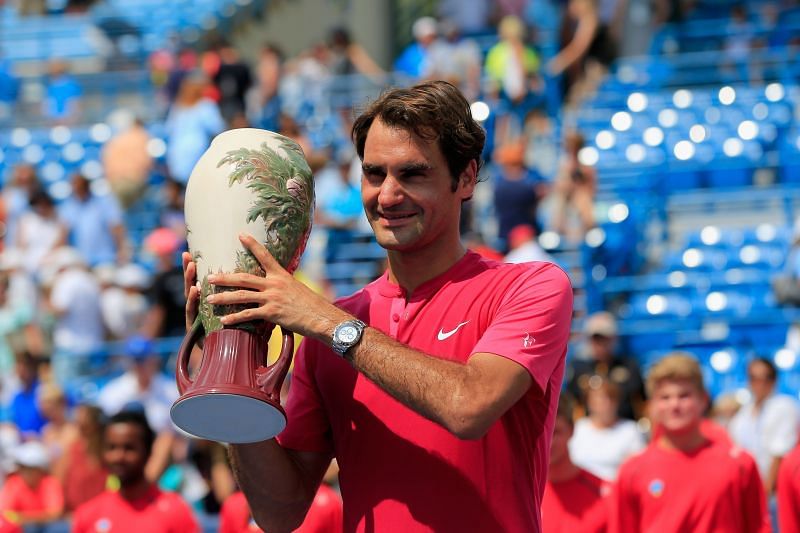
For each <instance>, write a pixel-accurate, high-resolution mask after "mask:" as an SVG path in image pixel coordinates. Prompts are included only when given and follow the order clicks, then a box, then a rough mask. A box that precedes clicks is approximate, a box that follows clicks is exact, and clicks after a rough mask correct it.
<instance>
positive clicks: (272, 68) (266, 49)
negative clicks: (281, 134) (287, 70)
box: [256, 43, 284, 131]
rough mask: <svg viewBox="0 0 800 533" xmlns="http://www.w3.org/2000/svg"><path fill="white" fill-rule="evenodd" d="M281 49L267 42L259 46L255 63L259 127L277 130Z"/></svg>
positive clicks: (279, 104)
mask: <svg viewBox="0 0 800 533" xmlns="http://www.w3.org/2000/svg"><path fill="white" fill-rule="evenodd" d="M283 57H284V56H283V51H282V50H281V49H280V48H278V46H276V45H274V44H271V43H267V44H265V45H264V46H262V47H261V54H260V55H259V58H258V64H257V65H256V84H257V87H256V88H257V90H258V110H259V112H258V116H259V118H258V120H257V124H258V126H259V127H260V128H263V129H265V130H269V131H278V117H279V116H280V113H281V97H280V86H281V79H282V78H283Z"/></svg>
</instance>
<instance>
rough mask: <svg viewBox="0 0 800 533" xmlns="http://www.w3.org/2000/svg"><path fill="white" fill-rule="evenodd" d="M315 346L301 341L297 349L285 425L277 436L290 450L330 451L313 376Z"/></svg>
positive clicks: (326, 421) (331, 446) (323, 410)
mask: <svg viewBox="0 0 800 533" xmlns="http://www.w3.org/2000/svg"><path fill="white" fill-rule="evenodd" d="M318 346H319V344H318V343H316V342H314V341H309V340H303V342H302V343H301V344H300V348H299V349H298V350H297V355H296V357H295V364H294V370H293V371H292V374H291V376H292V380H291V382H290V384H289V397H288V399H287V401H286V419H287V422H286V428H284V430H283V431H282V432H281V434H280V435H278V443H279V444H280V445H281V446H283V447H284V448H289V449H292V450H301V451H307V452H329V453H332V452H333V442H332V440H331V431H330V422H329V421H328V417H327V415H326V414H325V408H324V406H323V404H322V400H321V398H320V395H319V389H318V387H317V384H316V380H315V379H314V375H313V362H314V358H315V357H316V355H317V353H318V351H317V350H316V349H315V347H318Z"/></svg>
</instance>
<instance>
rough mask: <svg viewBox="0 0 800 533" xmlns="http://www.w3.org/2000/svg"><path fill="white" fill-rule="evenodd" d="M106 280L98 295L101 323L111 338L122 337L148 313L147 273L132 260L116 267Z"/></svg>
mask: <svg viewBox="0 0 800 533" xmlns="http://www.w3.org/2000/svg"><path fill="white" fill-rule="evenodd" d="M106 281H108V286H106V287H105V288H104V289H103V291H102V294H101V296H100V307H101V309H102V312H103V323H104V324H105V326H106V328H107V329H108V331H109V333H110V334H111V336H112V337H113V338H115V339H124V338H126V337H128V336H130V335H133V334H135V333H137V332H138V331H139V330H140V329H141V328H142V326H143V325H144V321H145V316H146V315H147V312H148V301H147V297H146V296H145V295H144V291H145V290H147V289H148V288H149V287H150V275H149V274H148V273H147V271H146V270H145V269H144V267H142V266H140V265H137V264H134V263H131V264H127V265H123V266H121V267H119V268H117V269H115V270H114V272H113V273H110V276H109V279H108V280H106Z"/></svg>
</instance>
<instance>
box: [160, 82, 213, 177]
mask: <svg viewBox="0 0 800 533" xmlns="http://www.w3.org/2000/svg"><path fill="white" fill-rule="evenodd" d="M207 87H208V79H207V78H206V77H205V76H203V75H202V74H198V73H193V74H190V75H189V76H186V77H185V78H184V79H183V82H182V83H181V88H180V90H179V91H178V97H177V98H176V99H175V103H174V104H173V106H172V108H171V109H170V111H169V114H168V115H167V120H166V124H165V126H166V130H167V136H168V137H169V141H168V142H167V166H168V167H169V172H170V177H172V178H173V179H175V180H177V181H179V182H181V183H183V184H185V183H186V182H187V181H188V180H189V175H190V174H191V173H192V169H193V168H194V165H195V163H197V160H198V159H200V156H201V155H203V152H205V150H206V148H208V145H209V143H210V142H211V139H212V138H214V136H215V135H217V134H218V133H220V132H221V131H222V130H224V129H225V120H224V119H223V118H222V115H221V114H220V111H219V109H218V108H217V105H216V104H215V103H214V102H213V101H212V100H209V99H208V98H206V97H205V91H206V88H207Z"/></svg>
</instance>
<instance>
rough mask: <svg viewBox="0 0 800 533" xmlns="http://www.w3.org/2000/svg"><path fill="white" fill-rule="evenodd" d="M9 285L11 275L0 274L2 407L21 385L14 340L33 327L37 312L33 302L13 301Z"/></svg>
mask: <svg viewBox="0 0 800 533" xmlns="http://www.w3.org/2000/svg"><path fill="white" fill-rule="evenodd" d="M6 253H7V252H6ZM9 283H10V280H9V275H8V274H7V273H6V272H0V406H8V405H9V403H10V401H11V398H12V396H13V394H14V393H15V392H17V390H18V388H19V383H20V382H19V380H18V379H17V378H16V377H15V375H14V364H15V357H14V347H13V345H12V338H13V337H14V336H18V335H19V334H20V333H23V332H24V330H25V329H26V328H28V327H29V326H30V325H31V323H32V321H33V318H34V310H35V307H34V305H32V303H31V302H14V301H12V300H11V298H10V287H9ZM23 336H24V333H23Z"/></svg>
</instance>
